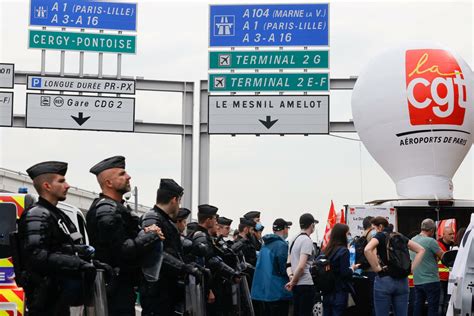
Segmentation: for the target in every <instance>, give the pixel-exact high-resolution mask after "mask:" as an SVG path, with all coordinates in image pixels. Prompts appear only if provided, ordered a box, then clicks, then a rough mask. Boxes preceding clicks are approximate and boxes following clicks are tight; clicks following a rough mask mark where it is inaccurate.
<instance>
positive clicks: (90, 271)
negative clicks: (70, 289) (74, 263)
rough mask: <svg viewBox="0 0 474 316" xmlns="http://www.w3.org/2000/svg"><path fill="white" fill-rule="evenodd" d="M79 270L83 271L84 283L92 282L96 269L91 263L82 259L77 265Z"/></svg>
mask: <svg viewBox="0 0 474 316" xmlns="http://www.w3.org/2000/svg"><path fill="white" fill-rule="evenodd" d="M79 271H81V272H83V273H84V281H85V282H86V284H93V283H94V280H95V275H96V273H97V270H96V268H95V267H94V265H93V264H92V263H89V262H87V261H84V260H83V261H82V262H81V265H80V266H79Z"/></svg>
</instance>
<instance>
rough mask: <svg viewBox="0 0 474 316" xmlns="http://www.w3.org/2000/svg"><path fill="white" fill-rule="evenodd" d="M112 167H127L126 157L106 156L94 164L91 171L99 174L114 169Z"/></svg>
mask: <svg viewBox="0 0 474 316" xmlns="http://www.w3.org/2000/svg"><path fill="white" fill-rule="evenodd" d="M112 168H121V169H125V157H123V156H113V157H110V158H106V159H104V160H102V161H101V162H99V163H97V164H96V165H95V166H93V167H92V168H91V169H90V170H89V172H90V173H93V174H95V175H96V176H98V175H99V174H100V173H101V172H102V171H105V170H108V169H112Z"/></svg>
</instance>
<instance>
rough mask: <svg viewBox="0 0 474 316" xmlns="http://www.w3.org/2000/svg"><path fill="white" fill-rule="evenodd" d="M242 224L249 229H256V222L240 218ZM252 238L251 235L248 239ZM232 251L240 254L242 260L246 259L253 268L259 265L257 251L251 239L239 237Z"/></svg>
mask: <svg viewBox="0 0 474 316" xmlns="http://www.w3.org/2000/svg"><path fill="white" fill-rule="evenodd" d="M240 224H244V225H246V226H248V227H255V222H254V221H253V220H249V219H246V218H240ZM250 236H252V235H251V234H250V235H249V236H248V237H250ZM232 250H234V251H235V252H236V253H238V254H239V255H240V257H241V259H244V260H245V262H247V263H249V264H251V265H252V266H253V267H255V266H256V265H257V250H256V249H255V245H254V244H253V243H252V241H251V240H250V238H247V239H246V238H243V237H242V236H240V235H238V236H237V238H236V239H235V242H234V244H233V245H232Z"/></svg>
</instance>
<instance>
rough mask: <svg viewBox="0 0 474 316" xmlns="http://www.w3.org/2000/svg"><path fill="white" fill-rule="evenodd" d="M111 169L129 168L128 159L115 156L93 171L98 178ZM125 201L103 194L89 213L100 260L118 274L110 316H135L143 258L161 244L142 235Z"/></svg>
mask: <svg viewBox="0 0 474 316" xmlns="http://www.w3.org/2000/svg"><path fill="white" fill-rule="evenodd" d="M110 168H123V169H124V168H125V158H123V157H121V156H116V157H111V158H108V159H105V160H104V161H101V162H100V163H98V164H97V165H95V166H94V167H92V168H91V170H90V171H91V172H92V173H94V174H96V175H98V174H100V172H102V171H104V170H107V169H110ZM123 203H124V201H121V202H118V201H115V200H113V199H112V198H110V197H108V196H106V195H104V194H100V196H99V198H97V199H95V200H94V201H93V202H92V205H91V207H90V209H89V212H88V213H87V216H86V219H87V232H88V234H89V239H90V242H91V245H92V246H94V247H95V249H96V258H97V259H98V260H100V261H102V262H105V263H107V264H109V265H110V266H111V267H112V268H113V269H114V271H115V275H114V277H113V278H112V281H111V282H110V283H109V284H108V286H107V305H108V311H109V315H110V316H113V315H120V316H122V315H124V316H125V315H135V301H136V294H135V286H137V285H138V283H139V279H140V274H141V271H140V264H141V261H142V259H143V256H144V255H145V254H146V253H147V252H149V251H152V250H153V249H154V247H155V245H156V242H158V241H159V237H158V235H157V234H156V233H154V232H149V233H144V234H140V235H139V234H138V233H139V232H140V226H139V218H138V217H137V216H135V215H133V214H132V210H131V209H130V207H128V206H125V205H124V204H123Z"/></svg>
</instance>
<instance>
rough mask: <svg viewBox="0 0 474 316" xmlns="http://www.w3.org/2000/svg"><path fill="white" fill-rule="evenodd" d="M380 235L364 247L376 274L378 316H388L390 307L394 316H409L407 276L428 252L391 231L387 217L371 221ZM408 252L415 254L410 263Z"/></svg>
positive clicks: (375, 304)
mask: <svg viewBox="0 0 474 316" xmlns="http://www.w3.org/2000/svg"><path fill="white" fill-rule="evenodd" d="M371 223H372V227H374V228H375V230H376V231H377V234H375V236H374V237H373V238H372V239H371V240H370V241H369V243H368V244H367V246H366V247H365V251H364V253H365V256H366V257H367V260H368V261H369V263H370V266H371V267H372V269H373V270H374V272H376V273H377V276H376V277H375V282H374V307H375V315H376V316H388V315H389V313H390V306H392V308H393V315H394V316H406V315H407V313H408V297H409V288H408V275H409V274H410V271H413V270H414V269H415V267H416V266H417V265H418V264H419V263H420V261H421V259H422V258H423V255H424V253H425V249H424V248H423V247H422V246H420V245H419V244H418V243H416V242H414V241H413V240H410V239H408V238H406V237H405V236H403V235H402V234H399V233H394V232H393V231H391V230H390V228H389V224H388V221H387V219H386V218H385V217H382V216H377V217H375V218H374V219H372V221H371ZM408 250H411V251H413V252H415V253H416V256H415V258H414V260H413V262H411V261H410V254H409V252H408Z"/></svg>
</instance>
